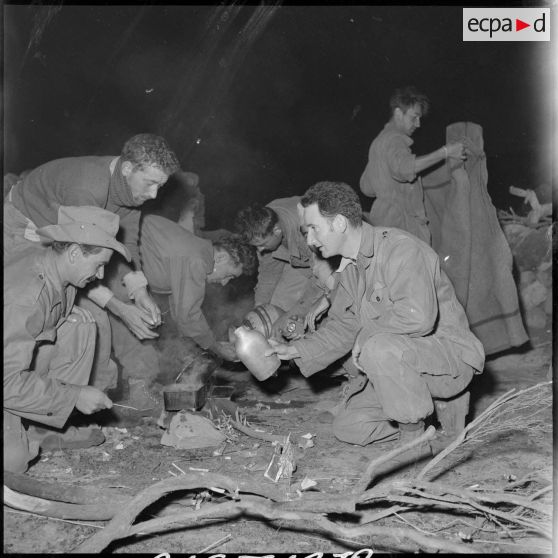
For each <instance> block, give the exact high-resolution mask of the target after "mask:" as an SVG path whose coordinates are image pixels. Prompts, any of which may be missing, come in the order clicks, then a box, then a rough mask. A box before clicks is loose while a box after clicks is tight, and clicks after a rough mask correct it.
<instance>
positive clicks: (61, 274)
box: [3, 206, 130, 473]
mask: <svg viewBox="0 0 558 558" xmlns="http://www.w3.org/2000/svg"><path fill="white" fill-rule="evenodd" d="M118 226H119V217H118V216H117V215H115V214H113V213H111V212H109V211H106V210H104V209H101V208H99V207H89V206H82V207H64V206H61V207H59V209H58V224H56V225H48V226H45V227H42V228H40V229H38V230H37V234H38V235H39V237H40V238H41V240H42V241H43V242H44V243H46V244H48V246H47V247H46V248H42V249H41V248H40V247H37V248H36V249H33V250H28V251H26V252H25V253H22V255H21V257H20V258H19V259H17V260H13V261H11V262H9V263H8V264H7V265H6V266H5V267H4V421H3V422H4V425H3V434H4V436H3V440H4V442H3V444H4V470H7V471H11V472H15V473H21V472H24V471H25V470H26V469H27V467H28V464H29V462H30V461H32V460H33V459H34V458H35V457H36V456H37V454H38V452H39V448H43V449H53V448H56V449H64V448H83V447H89V446H93V445H98V444H100V443H102V442H103V441H104V435H103V434H102V432H101V430H100V429H99V428H93V427H83V426H82V427H79V428H77V427H75V426H71V425H68V424H67V423H68V418H69V417H70V414H71V413H72V411H73V410H74V408H75V409H77V410H78V411H80V412H82V413H83V414H86V415H89V414H92V413H95V412H96V411H99V410H101V409H106V408H110V407H112V401H111V400H110V399H109V398H108V397H107V396H106V395H105V394H104V393H103V392H102V391H100V390H99V389H97V388H95V387H93V386H89V385H87V384H88V382H89V377H90V374H91V369H92V364H93V357H94V354H95V341H96V335H97V331H96V324H95V321H94V320H93V317H92V315H91V314H90V313H89V312H88V311H87V310H85V309H83V308H79V307H78V306H74V298H75V296H76V292H77V289H78V288H83V287H84V286H85V285H87V284H88V283H90V282H92V281H95V280H96V279H102V278H103V275H104V267H105V265H106V264H107V263H108V262H109V260H110V258H111V256H112V254H113V252H114V251H117V252H119V253H120V254H122V255H123V256H124V257H125V258H126V259H128V260H129V259H130V254H129V252H128V250H127V248H126V247H125V246H124V245H123V244H121V243H120V242H118V241H117V240H116V234H117V232H118ZM22 419H25V420H26V421H32V422H31V425H30V426H29V427H28V428H27V429H26V428H25V427H24V424H23V423H22ZM37 423H39V424H40V426H38V425H37Z"/></svg>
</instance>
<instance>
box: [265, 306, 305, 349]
mask: <svg viewBox="0 0 558 558" xmlns="http://www.w3.org/2000/svg"><path fill="white" fill-rule="evenodd" d="M297 322H300V323H299V327H296V323H297ZM290 324H295V327H294V328H292V331H291V330H290V329H291V327H292V326H291V327H289V326H290ZM301 325H302V318H300V317H299V316H295V315H291V314H290V313H289V312H288V311H285V312H283V313H282V314H281V315H280V316H279V317H278V318H277V319H276V320H275V321H274V322H273V325H272V326H271V337H272V338H273V339H275V340H277V341H280V342H281V341H283V340H284V339H289V340H291V341H294V340H295V339H300V337H302V334H301V333H300V329H301V327H300V326H301Z"/></svg>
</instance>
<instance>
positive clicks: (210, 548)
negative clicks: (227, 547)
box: [199, 533, 232, 554]
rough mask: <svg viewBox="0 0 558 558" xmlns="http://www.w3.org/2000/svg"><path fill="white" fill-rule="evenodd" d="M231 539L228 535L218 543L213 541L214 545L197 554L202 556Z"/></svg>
mask: <svg viewBox="0 0 558 558" xmlns="http://www.w3.org/2000/svg"><path fill="white" fill-rule="evenodd" d="M231 538H232V535H231V534H230V533H229V534H228V535H225V536H224V537H223V538H222V539H219V540H218V541H215V542H214V543H212V544H210V545H209V546H206V547H205V548H204V549H203V550H200V552H199V554H203V553H204V552H207V551H208V550H213V549H214V548H217V547H218V546H220V545H222V544H223V543H224V542H226V541H228V540H229V539H231Z"/></svg>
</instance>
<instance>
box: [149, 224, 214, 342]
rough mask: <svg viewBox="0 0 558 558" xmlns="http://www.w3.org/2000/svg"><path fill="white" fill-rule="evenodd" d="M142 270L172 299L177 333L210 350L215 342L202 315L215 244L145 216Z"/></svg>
mask: <svg viewBox="0 0 558 558" xmlns="http://www.w3.org/2000/svg"><path fill="white" fill-rule="evenodd" d="M140 254H141V259H142V264H143V271H144V273H145V276H146V277H147V280H148V281H149V285H150V287H151V289H153V291H154V292H157V293H160V294H168V295H169V296H170V299H169V302H170V311H171V315H172V317H173V319H174V320H175V322H176V324H177V326H178V330H179V331H180V333H181V334H182V335H184V336H186V337H191V338H192V339H193V340H194V341H195V342H196V343H198V345H200V347H202V348H204V349H207V348H208V347H210V346H211V345H213V344H214V343H216V340H215V336H214V335H213V332H212V331H211V328H210V327H209V324H208V323H207V319H206V318H205V316H204V314H203V312H202V303H203V300H204V298H205V287H206V281H207V276H208V275H209V274H210V273H211V272H212V271H213V266H214V264H215V262H214V259H213V245H212V244H211V242H210V241H209V240H206V239H204V238H200V237H198V236H195V235H194V234H193V233H191V232H190V231H187V230H186V229H184V228H182V227H181V226H180V225H179V224H178V223H175V222H174V221H170V220H169V219H165V218H164V217H160V216H159V215H145V216H144V217H143V220H142V225H141V240H140Z"/></svg>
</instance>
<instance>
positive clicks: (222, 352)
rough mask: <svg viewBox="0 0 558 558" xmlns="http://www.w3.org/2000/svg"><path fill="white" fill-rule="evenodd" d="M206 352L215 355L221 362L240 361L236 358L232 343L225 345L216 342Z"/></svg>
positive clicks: (223, 342) (224, 342)
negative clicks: (208, 351)
mask: <svg viewBox="0 0 558 558" xmlns="http://www.w3.org/2000/svg"><path fill="white" fill-rule="evenodd" d="M208 350H210V351H211V352H213V353H215V354H216V355H217V356H219V357H221V358H222V359H223V360H228V361H229V362H240V359H239V358H238V356H237V354H236V350H235V348H234V345H233V344H232V343H227V342H226V341H217V343H215V345H212V346H211V347H209V349H208Z"/></svg>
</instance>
